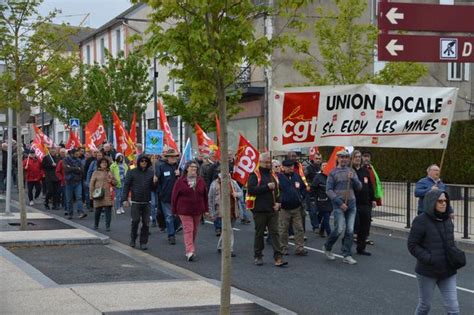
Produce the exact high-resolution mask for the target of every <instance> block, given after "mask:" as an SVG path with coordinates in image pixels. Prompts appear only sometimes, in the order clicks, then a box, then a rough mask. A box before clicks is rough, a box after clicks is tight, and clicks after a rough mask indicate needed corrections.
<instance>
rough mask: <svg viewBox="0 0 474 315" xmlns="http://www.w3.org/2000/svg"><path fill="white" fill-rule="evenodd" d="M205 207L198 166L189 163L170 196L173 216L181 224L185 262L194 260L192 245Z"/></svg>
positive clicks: (205, 200) (205, 194)
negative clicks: (178, 219) (178, 218)
mask: <svg viewBox="0 0 474 315" xmlns="http://www.w3.org/2000/svg"><path fill="white" fill-rule="evenodd" d="M207 206H208V201H207V187H206V182H205V181H204V179H203V178H202V177H199V176H198V164H197V163H196V162H195V161H189V162H188V163H186V166H185V169H184V173H183V176H182V177H180V178H179V179H178V180H177V181H176V183H175V184H174V187H173V193H172V196H171V208H172V211H173V214H175V215H176V214H177V215H179V217H180V219H181V222H182V223H183V233H184V245H185V247H186V260H187V261H195V259H196V256H195V247H194V243H195V241H196V235H197V229H198V226H199V223H200V221H201V216H202V214H203V213H205V212H207Z"/></svg>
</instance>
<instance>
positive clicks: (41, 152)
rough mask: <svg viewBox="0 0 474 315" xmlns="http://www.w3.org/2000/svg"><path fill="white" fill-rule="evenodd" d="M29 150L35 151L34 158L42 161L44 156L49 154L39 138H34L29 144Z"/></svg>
mask: <svg viewBox="0 0 474 315" xmlns="http://www.w3.org/2000/svg"><path fill="white" fill-rule="evenodd" d="M31 150H33V151H35V155H36V157H37V158H38V159H39V160H40V161H43V159H44V158H45V157H46V155H48V154H49V151H48V148H47V147H46V145H44V143H43V142H42V140H41V138H40V137H38V136H36V137H35V139H34V140H33V142H32V143H31Z"/></svg>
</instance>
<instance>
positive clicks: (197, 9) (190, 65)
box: [146, 0, 306, 129]
mask: <svg viewBox="0 0 474 315" xmlns="http://www.w3.org/2000/svg"><path fill="white" fill-rule="evenodd" d="M146 2H147V3H148V4H149V5H150V6H151V7H152V8H153V10H154V11H153V13H152V15H151V18H152V20H153V23H152V25H151V26H150V28H149V29H148V33H149V34H150V38H149V40H148V42H147V44H146V51H147V52H148V53H149V54H150V55H153V56H158V59H159V62H160V63H161V64H163V65H166V66H167V65H173V66H174V67H173V68H172V70H171V71H170V73H169V77H170V78H171V79H175V80H176V81H177V83H179V84H180V87H179V91H178V95H171V94H169V93H163V95H162V97H163V98H164V100H165V105H166V106H167V107H168V111H169V112H170V113H171V114H173V115H181V116H182V117H183V118H184V120H185V121H186V122H188V123H190V124H194V123H195V122H199V123H200V124H202V125H203V127H204V128H205V129H206V127H205V126H211V125H214V123H213V121H214V115H213V113H215V112H216V111H217V103H218V92H219V90H221V91H225V101H226V106H227V110H228V116H229V117H230V116H231V115H233V114H235V113H236V112H238V111H239V108H238V107H237V105H236V104H237V102H238V100H239V96H240V88H239V86H238V85H236V80H237V78H238V75H239V73H240V72H241V66H242V65H243V64H248V65H250V66H262V65H266V64H268V62H269V59H268V56H269V54H270V53H271V52H272V50H273V48H274V47H275V45H277V43H278V41H277V40H270V39H268V38H266V37H265V36H263V34H257V32H256V31H255V27H254V21H255V19H256V18H257V17H262V16H264V15H265V14H272V13H276V11H275V10H274V9H273V8H269V7H267V6H266V5H262V4H257V3H264V2H262V1H260V2H256V1H250V0H244V1H235V0H227V1H201V0H194V1H183V0H178V1H158V0H149V1H146ZM304 3H306V1H301V0H299V1H295V0H285V1H281V3H280V8H281V12H287V14H288V16H291V14H290V13H289V12H295V11H296V10H297V9H298V8H299V7H300V6H301V5H303V4H304ZM171 21H172V22H171Z"/></svg>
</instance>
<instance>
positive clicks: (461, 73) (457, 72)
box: [448, 62, 470, 81]
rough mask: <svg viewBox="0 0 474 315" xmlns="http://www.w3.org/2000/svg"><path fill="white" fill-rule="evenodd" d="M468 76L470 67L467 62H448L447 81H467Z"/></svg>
mask: <svg viewBox="0 0 474 315" xmlns="http://www.w3.org/2000/svg"><path fill="white" fill-rule="evenodd" d="M469 76H470V67H469V64H468V63H459V62H449V63H448V81H469Z"/></svg>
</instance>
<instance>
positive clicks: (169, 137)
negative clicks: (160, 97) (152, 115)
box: [156, 101, 179, 152]
mask: <svg viewBox="0 0 474 315" xmlns="http://www.w3.org/2000/svg"><path fill="white" fill-rule="evenodd" d="M156 106H158V110H159V111H160V126H161V130H163V132H164V136H165V138H164V144H165V145H167V146H168V147H170V148H172V149H175V150H176V152H179V150H178V145H177V144H176V142H175V141H174V138H173V133H172V132H171V128H170V125H169V124H168V119H166V114H165V109H164V108H163V104H162V103H161V101H158V104H157V105H156Z"/></svg>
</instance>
